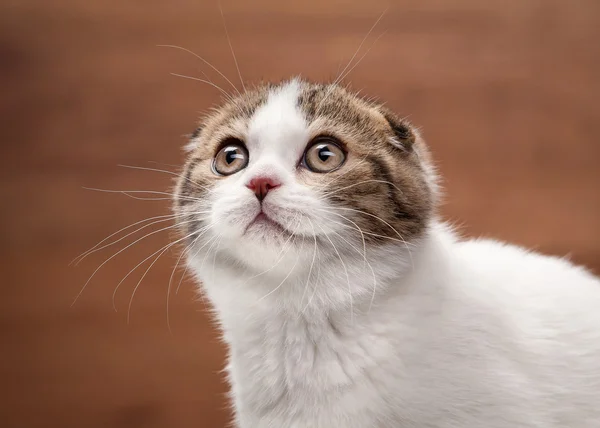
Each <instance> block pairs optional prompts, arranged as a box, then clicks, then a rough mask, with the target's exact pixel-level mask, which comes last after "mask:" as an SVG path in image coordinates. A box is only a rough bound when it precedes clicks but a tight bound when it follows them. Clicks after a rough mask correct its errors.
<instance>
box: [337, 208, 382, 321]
mask: <svg viewBox="0 0 600 428" xmlns="http://www.w3.org/2000/svg"><path fill="white" fill-rule="evenodd" d="M346 220H348V219H346ZM348 221H351V220H348ZM352 223H353V222H352ZM354 224H356V223H354ZM356 227H357V228H358V230H359V232H360V233H361V235H362V231H361V230H360V227H358V226H356ZM333 233H335V234H336V235H337V236H339V237H340V238H341V239H342V240H343V241H344V242H346V243H347V244H348V245H350V247H352V248H353V249H354V250H355V251H356V252H357V253H358V254H360V255H362V256H363V257H364V260H365V264H366V265H367V266H369V269H370V270H371V276H372V277H373V293H372V294H371V302H370V304H369V312H370V311H371V307H372V306H373V301H374V300H375V291H376V288H377V277H376V276H375V270H373V266H372V265H371V263H369V261H368V260H367V253H366V251H367V250H366V248H365V250H364V251H365V252H364V253H362V252H361V251H360V250H359V249H358V248H356V247H355V246H354V245H353V244H352V243H351V242H350V241H348V240H347V239H346V238H344V237H343V236H342V235H341V234H339V233H337V232H333ZM363 242H364V237H363Z"/></svg>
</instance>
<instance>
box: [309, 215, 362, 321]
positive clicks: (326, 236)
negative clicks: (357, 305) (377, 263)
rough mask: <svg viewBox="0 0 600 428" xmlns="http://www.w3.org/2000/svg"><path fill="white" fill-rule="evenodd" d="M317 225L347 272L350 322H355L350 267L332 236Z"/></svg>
mask: <svg viewBox="0 0 600 428" xmlns="http://www.w3.org/2000/svg"><path fill="white" fill-rule="evenodd" d="M317 227H318V228H319V229H321V231H322V232H323V234H324V235H325V238H327V240H328V241H329V243H330V244H331V246H332V247H333V249H334V251H335V253H336V254H337V256H338V258H339V259H340V263H341V264H342V267H343V268H344V272H345V274H346V279H347V281H348V293H349V297H350V322H351V323H353V322H354V304H353V302H352V287H351V286H350V275H348V269H347V268H346V263H344V260H343V259H342V256H341V254H340V252H339V251H338V249H337V247H336V246H335V244H334V243H333V241H332V240H331V238H329V236H328V235H327V234H326V233H325V231H324V230H323V228H322V227H321V226H319V225H318V224H317Z"/></svg>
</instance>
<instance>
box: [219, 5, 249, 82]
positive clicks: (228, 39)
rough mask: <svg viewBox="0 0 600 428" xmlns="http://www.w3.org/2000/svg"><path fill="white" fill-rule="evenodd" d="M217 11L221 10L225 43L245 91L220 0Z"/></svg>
mask: <svg viewBox="0 0 600 428" xmlns="http://www.w3.org/2000/svg"><path fill="white" fill-rule="evenodd" d="M219 12H221V21H223V28H224V29H225V35H226V36H227V43H229V49H230V50H231V55H232V56H233V62H234V63H235V68H236V69H237V72H238V76H239V77H240V83H241V84H242V89H243V90H244V92H246V86H245V85H244V79H242V73H241V72H240V66H239V65H238V62H237V58H236V56H235V52H234V50H233V46H232V45H231V38H230V37H229V31H228V30H227V23H226V22H225V14H224V13H223V7H222V6H221V0H219Z"/></svg>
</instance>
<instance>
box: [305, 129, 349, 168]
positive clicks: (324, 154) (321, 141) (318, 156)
mask: <svg viewBox="0 0 600 428" xmlns="http://www.w3.org/2000/svg"><path fill="white" fill-rule="evenodd" d="M345 160H346V153H345V152H344V150H342V148H341V147H340V145H339V144H338V143H337V142H336V140H335V139H334V138H332V137H317V138H315V139H314V140H313V142H312V143H311V144H310V145H309V146H308V149H306V152H305V153H304V159H303V163H304V165H305V166H306V167H307V168H308V169H310V170H311V171H313V172H319V173H325V172H331V171H334V170H336V169H338V168H339V167H340V166H342V164H343V163H344V161H345Z"/></svg>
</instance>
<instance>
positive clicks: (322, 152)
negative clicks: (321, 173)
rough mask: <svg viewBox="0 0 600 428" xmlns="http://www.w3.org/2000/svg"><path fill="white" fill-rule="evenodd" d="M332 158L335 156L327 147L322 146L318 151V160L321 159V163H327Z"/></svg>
mask: <svg viewBox="0 0 600 428" xmlns="http://www.w3.org/2000/svg"><path fill="white" fill-rule="evenodd" d="M332 156H335V154H334V153H332V152H331V151H330V150H329V147H327V146H323V147H321V148H320V149H319V159H321V162H327V161H328V160H329V158H330V157H332Z"/></svg>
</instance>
